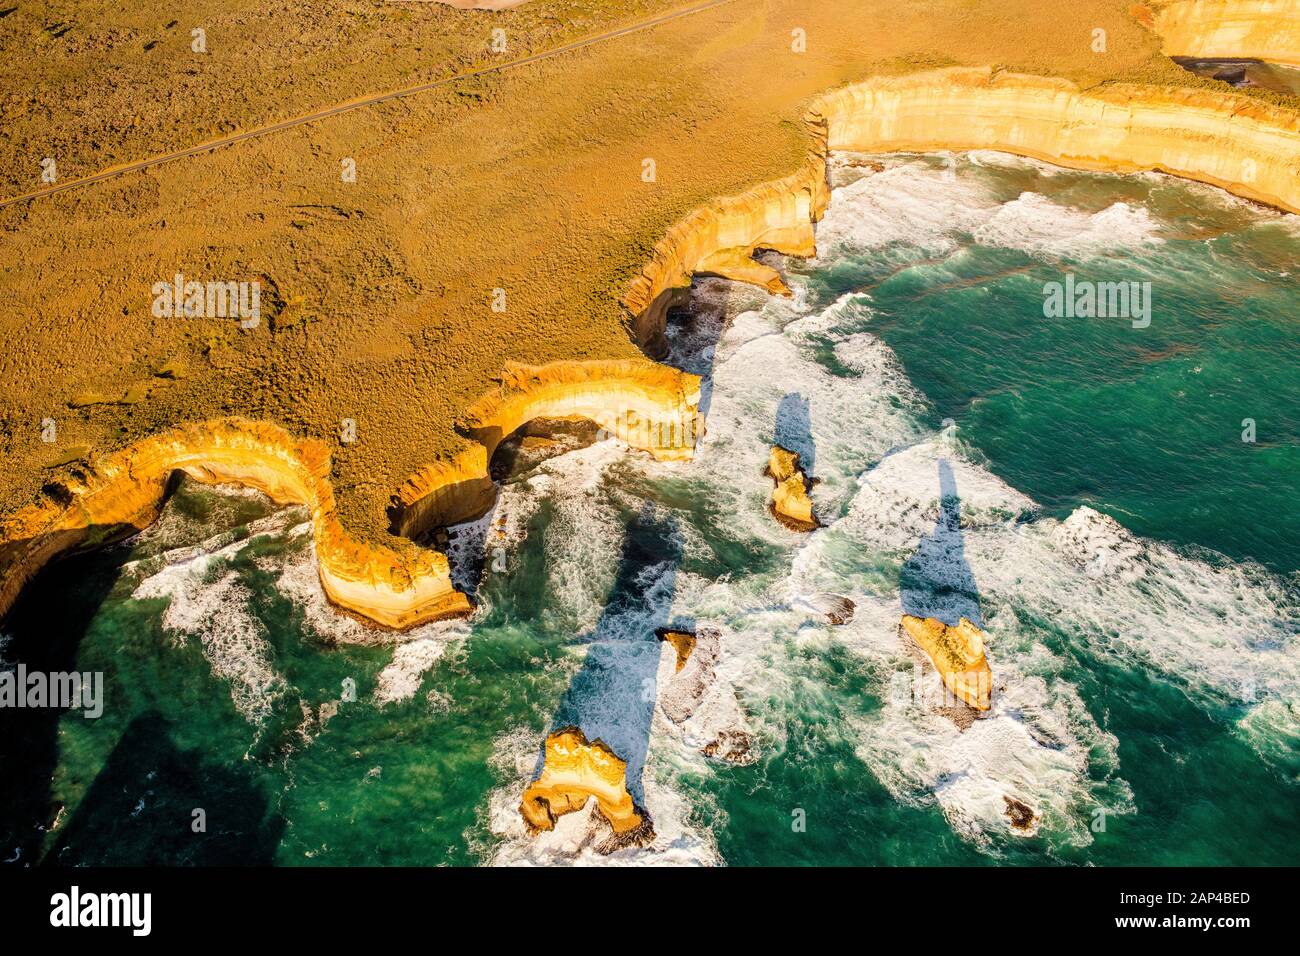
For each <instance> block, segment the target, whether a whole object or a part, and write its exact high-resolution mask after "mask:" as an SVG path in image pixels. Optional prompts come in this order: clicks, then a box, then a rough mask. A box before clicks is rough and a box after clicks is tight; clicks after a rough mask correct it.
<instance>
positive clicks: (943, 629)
mask: <svg viewBox="0 0 1300 956" xmlns="http://www.w3.org/2000/svg"><path fill="white" fill-rule="evenodd" d="M903 630H905V631H906V632H907V633H908V634H910V635H911V636H912V639H913V640H915V641H916V643H918V644H920V645H921V649H922V650H924V651H925V652H926V653H927V654H928V655H930V660H931V661H932V662H933V663H934V667H935V670H937V671H938V672H939V676H940V677H942V678H943V682H944V684H945V685H946V686H947V688H948V689H949V690H950V691H952V693H953V694H954V695H955V696H956V697H957V698H958V699H959V700H961V701H964V702H965V703H966V704H968V705H969V706H971V707H974V708H975V709H976V710H988V709H989V695H990V693H991V691H992V686H993V673H992V671H990V670H989V662H988V659H987V658H986V657H985V656H984V633H983V632H982V631H981V630H980V629H979V628H978V627H976V626H975V625H974V624H972V623H971V622H970V621H968V620H966V618H964V617H963V618H962V619H961V620H960V621H959V622H958V623H957V625H956V626H955V627H950V626H949V625H947V624H944V623H943V621H940V620H937V619H936V618H933V617H926V618H921V617H913V616H912V615H911V614H904V615H903Z"/></svg>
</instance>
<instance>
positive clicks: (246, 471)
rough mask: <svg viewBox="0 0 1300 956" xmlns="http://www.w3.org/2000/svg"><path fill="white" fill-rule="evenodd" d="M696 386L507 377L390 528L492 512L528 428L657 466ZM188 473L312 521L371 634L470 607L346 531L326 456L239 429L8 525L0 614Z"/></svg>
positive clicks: (544, 370)
mask: <svg viewBox="0 0 1300 956" xmlns="http://www.w3.org/2000/svg"><path fill="white" fill-rule="evenodd" d="M698 401H699V380H698V379H697V378H696V377H695V376H692V375H686V374H683V373H680V372H677V371H676V370H674V369H669V368H665V367H663V366H659V365H656V364H654V363H653V362H634V361H620V362H591V363H582V362H560V363H555V364H553V365H547V366H543V367H539V368H522V367H517V368H514V369H511V370H510V371H509V372H508V373H507V375H506V376H505V377H504V379H503V381H502V384H501V386H500V388H499V390H498V391H497V392H494V393H492V394H490V395H488V396H486V397H485V398H484V399H483V400H481V401H480V402H479V403H477V404H476V405H475V407H474V409H472V410H471V417H470V419H469V422H470V423H471V424H470V425H468V426H467V432H468V433H469V434H471V435H472V436H473V437H475V438H477V439H478V441H479V444H476V445H474V446H472V447H471V448H469V449H468V450H467V451H466V452H464V453H462V454H461V455H460V456H459V457H458V458H457V459H456V460H454V461H452V462H450V463H442V464H437V465H431V466H429V467H428V468H426V469H423V470H422V471H421V472H419V473H418V474H417V475H414V476H412V477H411V478H410V479H408V480H407V481H406V483H405V484H404V485H403V486H402V488H401V489H399V492H398V496H397V497H398V500H399V502H400V506H399V507H398V508H397V509H396V512H397V515H396V518H395V520H394V526H395V529H396V530H397V531H398V532H399V533H402V534H414V533H416V532H418V531H419V530H422V529H423V528H425V527H429V526H431V525H432V524H446V523H451V522H455V521H462V520H466V519H467V518H472V517H475V516H477V515H478V514H482V513H483V512H484V511H486V510H487V508H489V507H491V505H492V502H493V499H494V496H495V486H494V485H493V484H492V482H491V480H490V479H489V477H488V462H489V460H490V458H491V453H492V451H493V450H495V448H496V445H497V444H498V443H499V442H500V440H501V439H502V438H503V437H505V436H506V435H508V434H510V432H512V431H514V430H515V429H516V428H518V427H519V426H520V425H522V424H524V423H526V422H527V421H529V420H530V419H531V418H535V417H548V418H564V417H574V418H577V417H581V418H590V419H591V420H592V421H595V422H597V424H599V425H601V427H603V428H606V429H607V430H609V431H610V432H612V433H614V434H617V435H618V436H619V437H620V438H623V439H624V440H625V441H627V443H628V444H630V445H633V446H634V447H637V448H644V449H645V450H647V451H649V452H651V453H652V454H654V455H655V456H656V457H659V458H663V459H680V458H687V457H689V456H690V455H691V452H692V449H693V448H694V442H695V436H696V432H697V430H698V428H699V426H698V423H697V422H696V415H697V409H696V406H697V404H698ZM177 471H181V472H184V473H185V474H187V475H190V476H191V477H193V478H195V479H197V480H199V481H203V482H207V483H210V484H217V483H230V484H238V485H243V486H245V487H249V488H256V489H257V490H259V491H262V492H265V493H266V494H267V495H269V496H270V497H271V498H272V499H273V500H274V501H276V502H278V503H281V504H289V503H292V504H301V505H306V506H307V508H308V509H309V510H310V511H311V516H312V527H313V531H314V539H315V546H316V556H317V559H318V563H319V566H320V579H321V585H322V587H323V588H324V590H325V593H326V594H327V595H328V596H329V598H330V600H332V601H333V602H334V603H335V604H337V605H339V606H340V607H343V608H346V609H347V610H349V611H353V612H355V613H357V614H359V615H362V616H364V617H366V618H368V619H370V620H371V621H374V622H375V623H377V624H380V625H383V626H385V627H391V628H407V627H412V626H414V625H416V624H420V623H424V622H426V621H432V620H439V619H443V618H448V617H457V616H463V615H466V614H468V613H470V611H471V610H472V607H471V605H470V603H469V600H468V598H466V597H465V595H463V594H461V593H460V592H459V591H457V590H456V589H455V588H454V587H452V584H451V576H450V572H449V568H448V565H447V559H446V557H445V556H444V555H442V554H440V553H438V552H435V551H429V550H425V549H421V548H417V547H415V546H414V545H413V544H411V543H410V542H409V541H407V540H405V539H404V538H394V539H393V546H392V547H388V546H383V545H376V544H367V543H363V542H360V541H357V540H355V539H354V538H352V537H351V536H350V535H348V534H347V533H346V532H345V531H344V530H343V527H342V525H341V524H340V523H339V520H338V516H337V514H336V512H335V506H334V491H333V487H332V486H331V484H330V479H329V476H330V455H329V450H328V448H327V447H326V446H325V445H324V444H323V443H321V442H318V441H313V440H304V441H298V440H296V439H294V438H293V437H292V436H291V435H289V434H288V433H287V432H285V431H284V430H283V429H281V428H278V427H277V426H274V425H270V424H267V423H262V422H251V421H246V420H243V419H238V418H230V419H218V420H215V421H209V422H201V423H196V424H192V425H186V426H182V427H179V428H175V429H171V430H169V431H167V432H164V433H162V434H159V435H156V436H154V437H152V438H148V439H145V440H143V441H140V442H137V443H135V444H133V445H130V446H128V447H127V448H125V449H123V450H122V451H120V452H117V453H115V454H112V455H109V456H106V457H104V458H102V459H98V460H96V461H95V462H94V463H93V464H92V465H91V467H89V468H88V469H86V470H85V471H84V472H82V473H79V474H78V476H77V478H76V479H75V480H73V481H70V482H68V483H66V484H63V485H60V486H58V487H57V488H55V489H54V490H53V492H52V493H51V494H47V495H46V496H45V498H44V499H43V500H42V501H41V502H40V503H39V504H36V505H33V506H31V507H28V508H26V509H23V510H22V511H20V512H18V513H16V514H14V515H12V516H10V517H8V518H6V519H5V520H4V521H3V522H2V523H0V576H2V581H3V583H2V584H0V614H3V613H5V612H6V611H8V609H9V608H10V607H11V606H12V605H13V602H14V601H15V600H16V599H17V597H18V594H19V592H20V591H21V589H22V587H23V586H24V585H25V584H26V583H27V582H28V581H30V580H31V578H32V576H33V575H35V574H36V572H37V571H38V570H40V568H41V567H42V566H44V565H45V564H46V563H47V562H48V561H49V560H51V559H52V558H54V557H57V556H58V555H60V554H63V553H66V552H69V551H74V550H80V549H84V548H88V547H93V546H95V545H98V544H102V543H104V542H105V541H108V540H112V539H115V538H121V537H124V536H126V535H129V534H132V533H134V532H136V531H139V530H141V529H143V528H145V527H147V526H148V525H149V524H151V523H152V522H153V521H154V520H155V519H156V518H157V517H158V514H159V511H160V509H161V508H162V505H163V503H164V501H165V500H166V494H167V487H168V482H169V480H170V478H171V476H172V474H173V473H174V472H177Z"/></svg>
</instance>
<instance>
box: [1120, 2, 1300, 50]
mask: <svg viewBox="0 0 1300 956" xmlns="http://www.w3.org/2000/svg"><path fill="white" fill-rule="evenodd" d="M1149 6H1150V7H1151V11H1150V15H1149V16H1148V17H1146V18H1145V19H1147V20H1149V22H1150V23H1151V26H1152V28H1153V29H1154V30H1155V31H1156V33H1158V34H1159V35H1160V38H1161V41H1162V49H1163V50H1164V52H1165V54H1166V55H1167V56H1185V57H1191V58H1194V59H1252V60H1265V61H1267V62H1269V63H1281V64H1284V65H1289V66H1300V0H1172V2H1167V3H1159V2H1157V3H1152V4H1149Z"/></svg>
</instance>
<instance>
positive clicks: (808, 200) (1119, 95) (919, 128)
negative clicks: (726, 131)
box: [624, 67, 1300, 353]
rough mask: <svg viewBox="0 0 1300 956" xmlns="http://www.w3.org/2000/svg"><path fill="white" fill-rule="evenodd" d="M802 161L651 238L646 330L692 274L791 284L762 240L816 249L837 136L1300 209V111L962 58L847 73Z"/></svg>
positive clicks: (813, 122) (636, 309)
mask: <svg viewBox="0 0 1300 956" xmlns="http://www.w3.org/2000/svg"><path fill="white" fill-rule="evenodd" d="M805 125H806V127H807V130H808V134H809V138H810V144H809V150H808V155H807V158H806V160H805V162H804V163H803V165H802V167H801V168H800V169H799V170H798V171H797V172H796V173H794V174H793V175H790V176H787V177H785V178H784V179H781V180H778V181H776V182H772V183H765V184H763V185H761V186H758V187H755V188H754V189H751V190H749V191H747V192H745V193H742V194H741V195H739V196H734V197H731V198H728V199H722V200H717V201H715V202H713V203H710V204H708V205H706V206H704V207H702V208H700V209H697V210H695V211H694V212H692V213H691V214H690V215H688V216H687V217H686V218H684V219H683V220H682V221H680V222H679V223H677V225H675V226H673V227H672V229H670V230H669V232H668V234H667V235H666V236H664V238H663V239H662V240H661V241H660V242H659V243H658V244H657V245H656V246H655V249H654V252H653V254H652V256H651V257H650V260H649V261H648V262H647V263H646V264H645V266H644V267H643V269H642V272H641V274H640V275H638V276H637V277H636V278H635V279H634V280H633V282H632V283H631V285H630V287H629V289H628V291H627V294H626V295H625V297H624V304H625V305H626V306H627V308H628V309H629V310H630V311H631V312H632V313H633V315H634V316H635V319H634V331H635V334H636V337H637V339H638V341H639V342H640V343H641V344H642V346H643V347H644V348H646V349H647V350H648V351H650V352H651V353H654V352H655V351H656V350H658V349H661V348H662V343H663V329H664V319H665V316H666V314H667V311H668V309H669V308H670V307H671V306H672V305H673V304H674V302H675V301H677V300H678V298H679V297H680V295H682V294H683V293H684V291H685V290H686V289H687V288H688V287H689V285H690V277H691V276H692V275H693V274H713V275H722V276H726V277H728V278H733V279H738V280H741V281H745V282H751V283H754V284H756V285H761V286H764V287H766V288H768V289H769V290H771V291H773V292H778V293H779V292H782V291H784V289H785V287H784V284H783V283H782V281H781V278H780V276H778V275H777V274H776V272H775V271H773V270H772V269H770V268H768V267H766V266H764V265H762V264H760V263H758V262H755V261H754V260H753V259H752V258H751V257H752V254H753V252H754V251H755V250H759V249H775V250H777V251H780V252H785V253H788V254H791V255H799V256H808V255H815V254H816V241H815V234H814V224H815V223H816V222H817V221H818V220H819V219H820V218H821V216H822V214H823V213H824V211H825V209H826V204H827V202H828V201H829V190H828V188H827V179H826V157H827V154H828V150H853V151H858V152H893V151H909V150H916V151H927V150H959V151H960V150H971V149H993V150H1001V151H1004V152H1008V153H1015V154H1018V155H1021V156H1028V157H1031V158H1034V159H1041V160H1044V161H1047V162H1051V163H1055V164H1057V165H1061V166H1069V167H1073V168H1076V169H1092V170H1105V171H1113V172H1137V171H1143V170H1157V171H1161V172H1166V173H1171V174H1173V175H1175V176H1181V177H1183V178H1186V179H1193V180H1197V181H1199V182H1204V183H1209V184H1211V185H1215V186H1219V187H1222V188H1224V189H1227V190H1228V191H1230V192H1233V193H1235V194H1237V195H1239V196H1244V197H1246V198H1248V199H1254V200H1258V201H1260V202H1264V203H1268V204H1269V205H1271V206H1276V207H1278V208H1280V209H1284V210H1287V211H1289V212H1300V119H1298V118H1297V115H1296V113H1295V111H1294V110H1290V109H1287V108H1284V107H1275V106H1271V105H1269V104H1268V103H1266V102H1264V101H1262V100H1259V99H1256V98H1253V97H1249V96H1245V95H1241V94H1236V93H1230V92H1218V91H1209V90H1204V89H1193V88H1187V87H1174V86H1157V85H1143V84H1133V83H1114V84H1105V85H1101V86H1097V87H1093V88H1089V89H1081V88H1080V87H1079V86H1078V85H1077V84H1075V83H1074V82H1072V81H1070V80H1065V79H1054V78H1050V77H1043V76H1030V75H1025V74H1012V73H995V72H994V71H993V70H991V69H989V68H980V67H973V68H972V67H960V68H958V67H955V68H951V69H945V70H937V71H930V72H925V73H915V74H911V75H907V76H901V77H881V78H876V79H872V80H868V81H866V82H863V83H856V84H852V85H850V86H846V87H844V88H843V89H840V90H837V91H835V92H833V93H830V94H827V95H825V96H822V97H819V98H817V99H816V100H814V101H813V103H812V106H811V109H810V110H809V112H808V115H807V117H806V119H805Z"/></svg>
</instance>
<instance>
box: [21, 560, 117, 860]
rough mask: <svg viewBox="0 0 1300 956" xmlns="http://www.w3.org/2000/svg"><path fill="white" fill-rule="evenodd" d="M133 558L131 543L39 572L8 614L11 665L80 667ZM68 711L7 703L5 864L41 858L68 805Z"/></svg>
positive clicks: (56, 670)
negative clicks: (89, 637)
mask: <svg viewBox="0 0 1300 956" xmlns="http://www.w3.org/2000/svg"><path fill="white" fill-rule="evenodd" d="M127 557H128V551H127V549H126V548H110V549H108V550H105V551H99V552H95V553H87V554H79V555H78V554H73V555H66V556H60V557H59V558H57V559H55V560H54V561H52V562H50V563H49V564H48V565H46V566H45V567H44V568H42V569H41V570H40V571H38V572H37V574H36V576H35V577H34V578H33V579H32V580H31V581H30V582H29V583H28V584H27V586H26V587H25V588H23V590H22V593H21V594H20V596H19V598H18V601H17V603H16V604H15V605H14V607H13V608H12V609H11V610H10V612H9V614H8V615H7V616H6V617H5V619H4V629H3V635H4V637H3V643H0V659H2V660H3V661H4V665H3V666H4V668H5V669H6V670H9V669H13V668H15V667H16V666H17V665H18V663H20V662H21V663H22V664H24V665H26V667H27V671H28V673H33V672H38V671H39V672H44V673H46V674H50V673H67V672H71V671H75V670H77V652H78V649H79V648H80V646H81V642H82V639H83V638H84V637H85V634H86V631H87V629H88V628H89V627H90V622H91V621H92V620H93V619H94V617H95V614H96V613H97V612H98V611H99V608H100V606H101V605H102V604H103V602H104V600H105V598H107V597H108V595H109V593H110V592H111V591H112V590H113V586H114V585H115V584H116V582H117V579H118V573H119V571H120V569H121V566H122V564H123V563H124V562H125V561H126V560H127ZM66 713H67V711H64V710H59V709H56V708H51V707H42V708H26V707H23V708H15V707H3V708H0V862H3V863H7V864H10V865H13V866H28V865H32V864H34V863H36V862H37V861H38V860H39V859H40V856H41V853H42V848H43V844H44V840H45V834H46V831H47V829H48V828H49V827H50V826H52V825H53V824H54V822H55V820H56V819H57V817H58V815H59V813H60V811H61V810H62V806H60V805H56V804H55V802H54V795H53V791H52V789H51V786H50V784H51V781H52V779H53V777H54V774H55V772H56V771H57V769H58V763H59V721H60V719H62V718H63V717H64V715H65V714H66ZM75 719H76V720H82V719H84V718H82V717H80V716H77V717H75Z"/></svg>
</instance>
